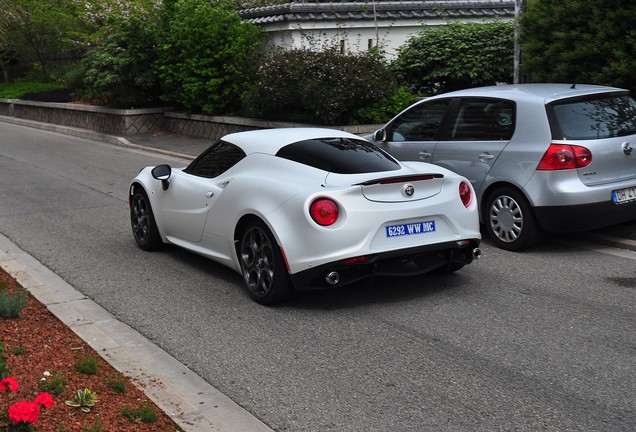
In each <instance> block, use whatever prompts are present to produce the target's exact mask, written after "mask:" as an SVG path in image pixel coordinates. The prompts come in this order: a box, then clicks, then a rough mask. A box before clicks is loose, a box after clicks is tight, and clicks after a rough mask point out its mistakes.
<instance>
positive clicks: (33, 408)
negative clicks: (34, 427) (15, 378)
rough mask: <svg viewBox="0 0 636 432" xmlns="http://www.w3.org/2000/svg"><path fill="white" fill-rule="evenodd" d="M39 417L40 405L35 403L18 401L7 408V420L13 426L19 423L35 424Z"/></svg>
mask: <svg viewBox="0 0 636 432" xmlns="http://www.w3.org/2000/svg"><path fill="white" fill-rule="evenodd" d="M39 417H40V405H38V404H36V403H35V402H29V401H25V400H23V401H20V402H16V403H14V404H13V405H11V406H10V407H9V420H11V421H12V422H13V424H18V423H19V422H25V423H32V424H36V423H37V422H38V418H39Z"/></svg>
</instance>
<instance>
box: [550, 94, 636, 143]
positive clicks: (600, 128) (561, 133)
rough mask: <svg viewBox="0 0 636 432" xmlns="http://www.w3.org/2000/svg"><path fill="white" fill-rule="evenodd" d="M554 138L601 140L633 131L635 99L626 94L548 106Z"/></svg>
mask: <svg viewBox="0 0 636 432" xmlns="http://www.w3.org/2000/svg"><path fill="white" fill-rule="evenodd" d="M548 110H552V114H553V115H552V116H551V117H552V120H553V123H554V124H553V125H552V126H553V127H552V132H553V137H554V138H555V139H572V140H587V139H602V138H611V137H616V136H625V135H632V134H636V101H634V99H632V98H631V97H630V96H628V95H624V96H614V97H601V98H597V99H590V98H586V99H576V100H569V101H568V102H565V103H558V104H554V105H551V106H549V107H548Z"/></svg>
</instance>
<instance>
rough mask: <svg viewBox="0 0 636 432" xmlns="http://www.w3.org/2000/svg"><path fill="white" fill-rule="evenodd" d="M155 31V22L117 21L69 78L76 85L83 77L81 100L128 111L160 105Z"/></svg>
mask: <svg viewBox="0 0 636 432" xmlns="http://www.w3.org/2000/svg"><path fill="white" fill-rule="evenodd" d="M156 28H157V23H156V22H152V21H151V20H150V19H142V18H140V17H137V16H131V17H128V18H125V19H114V20H113V22H112V24H111V26H110V31H111V32H110V34H109V35H108V36H106V37H105V39H104V41H103V42H102V43H100V44H99V45H98V46H96V47H95V48H93V49H92V50H91V51H89V52H88V54H87V55H86V57H85V58H84V59H83V60H82V62H81V64H80V67H79V69H77V70H73V71H70V72H69V73H68V74H67V79H69V80H71V81H73V82H77V81H78V77H81V82H82V87H83V88H82V91H81V98H82V99H84V100H86V101H94V100H105V101H107V102H108V104H109V105H111V106H114V107H126V108H129V107H139V106H146V105H150V104H157V103H158V102H159V95H160V83H159V77H158V75H157V70H156V62H157V50H156V48H155V47H156V46H157V45H158V39H157V37H158V34H157V30H156Z"/></svg>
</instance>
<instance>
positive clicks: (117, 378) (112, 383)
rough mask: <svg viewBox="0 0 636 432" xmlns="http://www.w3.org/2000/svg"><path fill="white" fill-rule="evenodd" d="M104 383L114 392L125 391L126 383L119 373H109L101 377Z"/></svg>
mask: <svg viewBox="0 0 636 432" xmlns="http://www.w3.org/2000/svg"><path fill="white" fill-rule="evenodd" d="M103 381H104V383H105V384H106V385H107V386H108V387H110V388H111V389H112V390H113V391H114V392H115V393H126V383H125V381H124V377H123V376H122V375H121V374H119V373H116V374H111V375H108V376H107V377H105V378H104V379H103Z"/></svg>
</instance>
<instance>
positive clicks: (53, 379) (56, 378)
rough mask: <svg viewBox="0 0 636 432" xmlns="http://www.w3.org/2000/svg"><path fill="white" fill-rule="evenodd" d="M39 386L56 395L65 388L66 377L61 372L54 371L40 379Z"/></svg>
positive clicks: (42, 389)
mask: <svg viewBox="0 0 636 432" xmlns="http://www.w3.org/2000/svg"><path fill="white" fill-rule="evenodd" d="M39 388H40V390H41V391H45V392H48V393H51V394H54V395H56V396H59V395H61V394H62V392H64V390H65V389H66V377H65V376H64V374H63V373H61V372H56V373H54V374H52V375H50V376H47V377H44V378H42V379H41V380H40V383H39Z"/></svg>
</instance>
